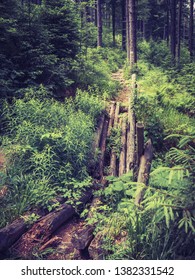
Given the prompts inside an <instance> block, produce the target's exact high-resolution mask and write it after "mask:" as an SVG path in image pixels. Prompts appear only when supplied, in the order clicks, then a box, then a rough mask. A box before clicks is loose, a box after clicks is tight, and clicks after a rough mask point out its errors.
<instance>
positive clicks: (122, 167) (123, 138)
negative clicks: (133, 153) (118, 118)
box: [119, 118, 127, 176]
mask: <svg viewBox="0 0 195 280" xmlns="http://www.w3.org/2000/svg"><path fill="white" fill-rule="evenodd" d="M126 124H127V123H126V119H125V118H123V120H122V127H121V152H120V157H119V176H121V175H123V174H124V173H125V171H126V131H127V126H126Z"/></svg>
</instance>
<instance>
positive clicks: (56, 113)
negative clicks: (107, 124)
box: [0, 87, 104, 227]
mask: <svg viewBox="0 0 195 280" xmlns="http://www.w3.org/2000/svg"><path fill="white" fill-rule="evenodd" d="M103 109H104V102H103V101H101V100H100V98H99V97H97V95H96V94H95V93H93V92H92V91H91V92H90V93H88V92H82V91H81V90H79V91H78V93H77V95H76V97H75V100H72V99H69V100H66V101H65V103H60V102H58V101H55V100H54V99H52V98H50V97H48V96H47V92H46V91H45V90H44V88H43V87H41V88H40V89H39V91H36V92H35V91H34V90H33V89H29V90H27V92H26V95H25V97H24V99H16V100H14V102H13V104H11V105H10V104H9V103H7V102H6V101H5V102H4V104H3V119H4V122H5V123H6V128H7V129H6V133H5V134H4V136H3V137H2V138H1V140H2V147H3V149H4V153H5V154H6V158H7V165H6V174H3V173H2V176H1V179H2V180H1V181H2V182H1V186H3V185H8V186H9V188H8V194H7V195H6V196H5V198H1V219H0V226H1V227H2V226H4V225H5V224H6V223H8V222H9V221H10V220H13V219H14V218H15V217H17V216H19V215H22V214H23V213H24V212H25V211H29V210H30V209H32V208H33V207H36V206H38V207H46V208H48V209H49V210H52V209H51V208H52V207H51V205H50V201H52V199H53V198H54V197H56V196H57V195H60V196H63V197H64V198H65V199H66V200H67V199H68V200H70V201H71V199H72V201H75V200H78V198H79V196H80V195H81V194H82V193H83V191H84V190H85V189H86V188H88V187H90V186H91V179H90V177H89V173H88V168H89V162H91V159H93V153H92V149H91V147H92V142H93V137H94V130H95V127H96V124H97V120H98V117H99V115H100V114H101V112H102V110H103ZM56 206H57V205H56Z"/></svg>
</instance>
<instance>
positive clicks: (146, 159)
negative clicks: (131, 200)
mask: <svg viewBox="0 0 195 280" xmlns="http://www.w3.org/2000/svg"><path fill="white" fill-rule="evenodd" d="M152 158H153V146H152V141H151V140H148V141H147V142H146V144H145V149H144V154H143V155H142V156H141V159H140V166H139V172H138V178H137V182H138V183H141V185H143V187H142V186H141V187H140V186H139V184H138V190H137V193H136V195H135V204H136V205H138V206H139V205H140V204H141V202H142V200H143V197H144V193H145V186H147V185H148V181H149V174H150V168H151V163H152Z"/></svg>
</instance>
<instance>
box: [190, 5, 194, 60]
mask: <svg viewBox="0 0 195 280" xmlns="http://www.w3.org/2000/svg"><path fill="white" fill-rule="evenodd" d="M193 11H194V0H190V24H189V51H190V56H191V58H193V52H194V50H193V48H194V44H193V43H194V34H193V33H194V17H193Z"/></svg>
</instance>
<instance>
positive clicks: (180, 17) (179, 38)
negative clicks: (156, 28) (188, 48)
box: [177, 0, 183, 64]
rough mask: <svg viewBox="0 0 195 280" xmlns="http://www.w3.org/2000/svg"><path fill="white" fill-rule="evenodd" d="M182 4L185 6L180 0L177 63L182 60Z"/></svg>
mask: <svg viewBox="0 0 195 280" xmlns="http://www.w3.org/2000/svg"><path fill="white" fill-rule="evenodd" d="M182 6H183V0H179V11H178V25H177V63H178V64H179V62H180V49H181V22H182Z"/></svg>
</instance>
